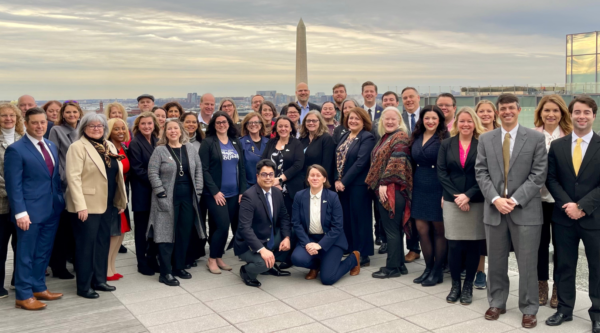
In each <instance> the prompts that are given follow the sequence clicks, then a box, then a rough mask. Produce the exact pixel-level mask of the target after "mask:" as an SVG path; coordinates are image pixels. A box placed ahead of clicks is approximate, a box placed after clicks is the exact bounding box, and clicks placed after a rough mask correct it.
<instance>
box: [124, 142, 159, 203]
mask: <svg viewBox="0 0 600 333" xmlns="http://www.w3.org/2000/svg"><path fill="white" fill-rule="evenodd" d="M151 141H152V144H150V143H149V142H148V140H146V138H145V137H144V135H143V134H142V133H140V132H138V133H136V134H135V136H134V137H133V139H132V140H131V143H129V151H128V154H127V157H128V158H129V165H130V170H129V178H128V179H129V182H130V185H131V208H132V210H133V211H134V212H149V211H150V206H151V199H152V185H150V180H148V162H149V161H150V157H151V156H152V153H153V152H154V148H155V147H156V142H157V141H158V138H156V137H155V136H152V139H151Z"/></svg>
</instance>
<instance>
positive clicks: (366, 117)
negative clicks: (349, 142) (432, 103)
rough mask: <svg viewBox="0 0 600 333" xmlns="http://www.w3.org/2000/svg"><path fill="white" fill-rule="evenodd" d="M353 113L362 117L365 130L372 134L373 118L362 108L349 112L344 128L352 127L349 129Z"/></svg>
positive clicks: (345, 118)
mask: <svg viewBox="0 0 600 333" xmlns="http://www.w3.org/2000/svg"><path fill="white" fill-rule="evenodd" d="M352 113H355V114H356V115H357V116H359V117H360V119H361V120H362V122H363V129H364V130H365V131H367V132H370V131H371V129H372V128H373V122H372V121H371V117H370V116H369V114H368V113H367V111H365V109H363V108H361V107H355V108H352V109H350V110H349V111H348V117H344V127H345V128H348V129H350V127H348V120H350V114H352ZM419 118H420V117H419Z"/></svg>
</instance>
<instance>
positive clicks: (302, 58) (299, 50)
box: [294, 19, 308, 91]
mask: <svg viewBox="0 0 600 333" xmlns="http://www.w3.org/2000/svg"><path fill="white" fill-rule="evenodd" d="M306 63H307V61H306V26H305V25H304V21H302V19H300V22H298V27H297V28H296V86H297V85H298V83H300V82H304V83H306V84H308V67H307V64H306ZM295 90H296V87H294V91H295Z"/></svg>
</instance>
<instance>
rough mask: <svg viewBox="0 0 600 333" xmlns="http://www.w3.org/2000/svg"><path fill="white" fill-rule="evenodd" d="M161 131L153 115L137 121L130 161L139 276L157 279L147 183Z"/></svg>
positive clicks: (157, 268) (143, 114)
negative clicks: (150, 232) (147, 235)
mask: <svg viewBox="0 0 600 333" xmlns="http://www.w3.org/2000/svg"><path fill="white" fill-rule="evenodd" d="M159 131H160V127H159V124H158V120H157V119H156V117H155V116H154V114H153V113H151V112H144V113H142V114H141V115H140V116H139V117H137V118H136V119H135V122H134V125H133V139H132V140H131V143H130V144H129V152H128V158H129V163H130V167H131V170H130V172H129V183H130V187H131V208H132V210H133V220H134V224H135V253H136V257H137V262H138V272H140V273H142V274H144V275H154V273H155V272H160V270H159V267H158V261H157V259H156V256H157V254H158V252H157V247H156V244H154V242H153V241H152V240H151V239H148V240H147V239H146V229H148V220H149V219H150V200H151V195H152V186H151V185H150V181H149V180H148V162H149V161H150V156H152V153H153V152H154V147H156V142H157V141H158V133H159Z"/></svg>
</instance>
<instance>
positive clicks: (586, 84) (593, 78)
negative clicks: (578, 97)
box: [565, 31, 600, 94]
mask: <svg viewBox="0 0 600 333" xmlns="http://www.w3.org/2000/svg"><path fill="white" fill-rule="evenodd" d="M599 43H600V32H598V31H596V32H586V33H581V34H572V35H567V50H566V58H567V63H566V66H565V68H566V79H565V83H566V84H567V87H568V88H567V90H569V91H570V92H571V93H576V94H577V93H600V89H599V88H600V87H599V85H598V82H599V75H600V74H599V72H600V63H599V62H598V57H599V56H600V46H599Z"/></svg>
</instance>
